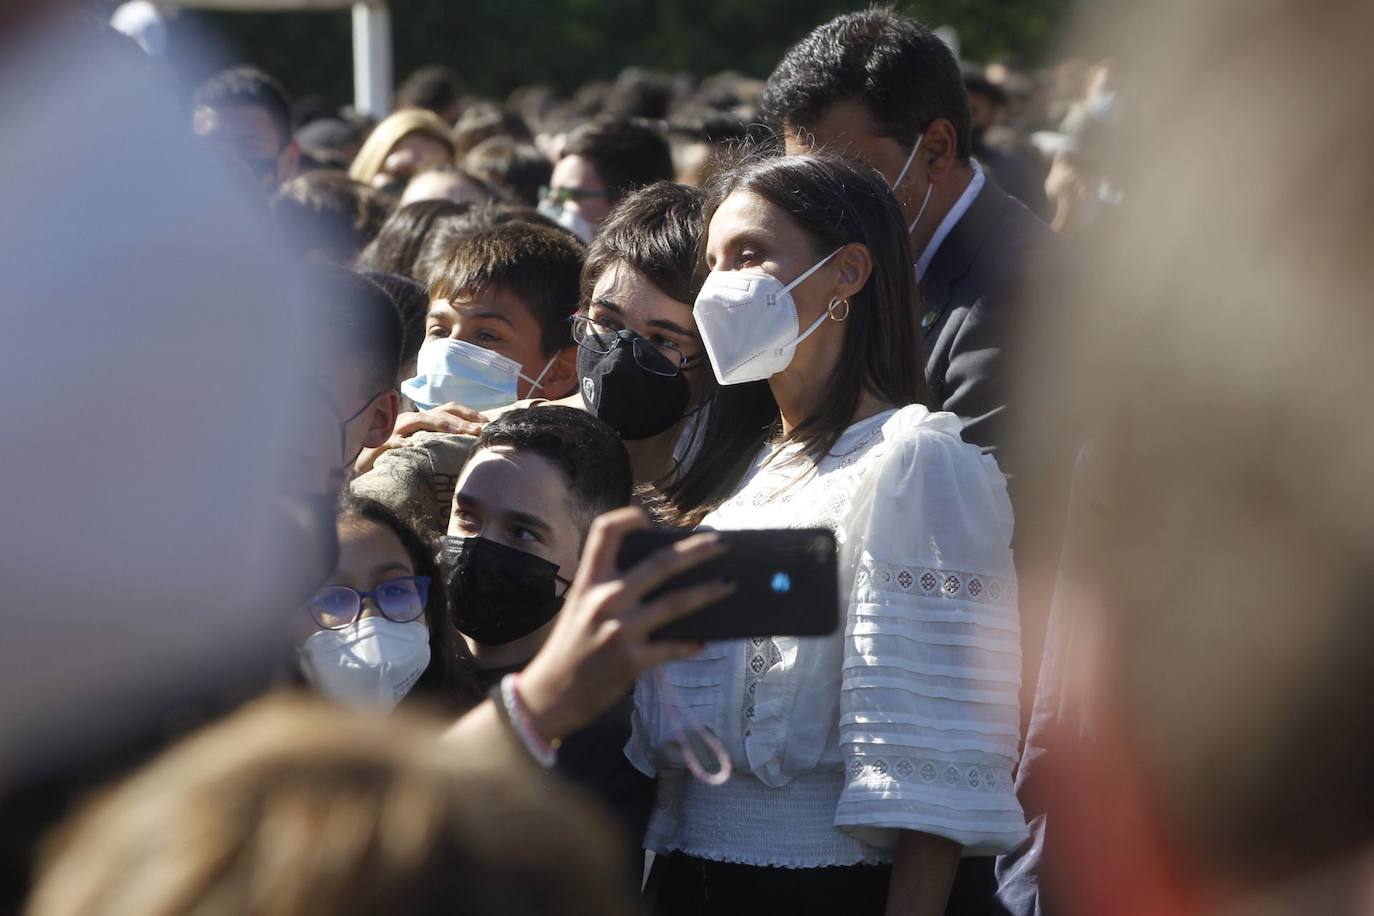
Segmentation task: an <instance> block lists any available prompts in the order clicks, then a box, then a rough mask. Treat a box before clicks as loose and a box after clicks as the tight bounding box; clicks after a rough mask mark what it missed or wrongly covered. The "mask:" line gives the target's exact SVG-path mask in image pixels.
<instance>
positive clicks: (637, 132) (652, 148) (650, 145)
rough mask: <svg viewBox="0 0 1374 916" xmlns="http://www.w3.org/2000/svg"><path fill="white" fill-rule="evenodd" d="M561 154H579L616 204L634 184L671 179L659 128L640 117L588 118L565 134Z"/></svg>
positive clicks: (670, 159)
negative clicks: (566, 140)
mask: <svg viewBox="0 0 1374 916" xmlns="http://www.w3.org/2000/svg"><path fill="white" fill-rule="evenodd" d="M563 156H564V157H567V156H581V157H582V158H583V159H586V160H587V161H588V162H590V163H591V164H592V167H593V168H595V169H596V175H597V177H598V178H600V179H601V183H602V184H603V185H605V186H606V194H607V200H608V202H609V203H610V204H611V205H612V206H615V205H616V204H618V203H619V202H620V201H621V200H623V199H624V198H625V197H626V196H628V195H629V194H630V193H631V192H632V191H634V190H635V189H636V188H642V187H644V186H645V185H650V184H653V183H654V182H655V181H671V180H672V179H673V156H672V153H671V151H670V150H669V148H668V139H667V137H666V136H665V134H664V132H663V130H662V129H660V128H659V127H657V126H656V125H655V124H654V123H653V122H651V121H645V120H642V119H639V118H606V119H601V120H597V121H590V122H588V123H586V124H583V125H582V126H580V127H578V128H575V129H574V130H573V131H572V133H570V134H568V142H567V145H565V146H564V147H563Z"/></svg>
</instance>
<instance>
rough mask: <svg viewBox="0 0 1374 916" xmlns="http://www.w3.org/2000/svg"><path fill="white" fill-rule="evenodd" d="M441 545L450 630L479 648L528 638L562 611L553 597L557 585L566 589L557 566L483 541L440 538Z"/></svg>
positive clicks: (557, 600) (568, 583)
mask: <svg viewBox="0 0 1374 916" xmlns="http://www.w3.org/2000/svg"><path fill="white" fill-rule="evenodd" d="M440 543H441V545H442V547H443V551H442V555H441V556H440V562H441V564H442V569H443V571H444V588H445V590H446V591H447V594H448V603H449V608H450V611H451V613H452V615H453V625H454V626H455V627H457V628H458V631H459V632H460V633H463V634H464V635H466V636H470V637H472V638H473V639H475V640H476V641H477V642H479V643H481V644H482V645H484V646H501V645H505V644H506V643H508V642H513V641H515V640H517V639H519V638H520V637H522V636H528V635H529V634H531V633H533V632H534V631H535V630H537V629H539V628H540V627H542V626H543V625H544V624H546V623H548V622H549V621H550V620H552V619H553V617H554V615H555V614H557V613H558V611H559V608H561V607H563V598H562V597H561V596H560V595H557V594H555V592H556V591H557V590H558V583H559V582H562V583H563V584H564V585H570V584H571V583H570V582H568V580H567V579H564V578H563V577H562V576H560V575H558V566H557V565H556V564H554V563H550V562H549V561H548V560H544V559H541V558H539V557H536V556H535V555H534V554H532V553H525V551H523V550H516V549H515V548H514V547H507V546H505V545H504V544H498V543H496V542H495V541H489V540H487V539H486V538H457V537H444V538H441V539H440Z"/></svg>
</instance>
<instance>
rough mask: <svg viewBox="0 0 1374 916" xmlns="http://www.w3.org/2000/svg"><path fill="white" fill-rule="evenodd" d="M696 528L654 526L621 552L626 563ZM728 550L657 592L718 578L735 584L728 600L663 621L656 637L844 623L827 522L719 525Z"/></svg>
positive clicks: (746, 633)
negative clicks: (756, 527) (761, 527)
mask: <svg viewBox="0 0 1374 916" xmlns="http://www.w3.org/2000/svg"><path fill="white" fill-rule="evenodd" d="M694 533H695V532H693V531H688V530H682V529H653V530H647V531H635V532H632V533H631V534H629V535H627V536H626V538H625V540H624V542H623V543H622V544H621V546H620V554H619V556H618V557H617V560H618V562H619V565H620V568H621V569H622V570H623V569H627V568H628V567H630V566H633V565H634V564H635V563H638V562H639V561H640V560H642V559H644V558H645V557H647V556H648V555H649V554H651V553H653V552H654V551H656V550H658V549H660V548H662V547H666V546H667V545H669V544H672V543H673V542H674V541H679V540H682V539H683V538H686V537H690V536H691V535H693V534H694ZM717 533H718V534H719V535H720V537H721V538H722V539H723V540H724V541H726V542H727V543H728V544H729V545H730V550H728V551H727V552H726V553H725V554H723V555H722V556H720V557H717V558H716V559H714V560H711V561H709V562H707V563H703V564H702V565H701V566H698V567H696V568H694V569H689V570H687V571H686V572H684V573H681V574H680V575H678V576H675V577H674V578H672V579H670V580H669V581H668V582H667V583H665V584H664V585H662V586H660V587H659V588H658V589H656V590H655V591H653V592H651V593H650V595H649V598H650V599H652V598H654V597H657V596H658V595H660V594H662V593H663V592H665V591H671V590H673V589H677V588H681V587H683V586H686V585H695V584H697V583H701V582H707V581H711V580H714V579H721V578H724V579H727V580H729V581H732V582H734V583H735V591H734V592H733V593H732V594H731V595H730V596H729V597H727V598H725V599H724V600H723V601H720V602H718V603H717V604H713V605H711V606H710V607H705V608H702V609H701V610H700V611H697V612H696V613H695V614H692V615H690V616H688V617H684V618H683V619H681V620H676V621H674V622H673V623H670V624H668V625H667V626H664V627H661V628H660V629H658V630H656V631H655V632H654V634H653V638H654V639H684V640H715V639H745V638H748V637H750V636H825V635H827V634H829V633H833V632H834V631H835V628H836V627H838V626H839V622H840V607H839V605H840V592H839V589H840V586H839V570H838V561H837V559H836V548H835V535H834V533H833V532H832V531H830V530H829V529H826V528H782V529H770V530H765V531H720V532H717Z"/></svg>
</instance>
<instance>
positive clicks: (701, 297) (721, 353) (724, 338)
mask: <svg viewBox="0 0 1374 916" xmlns="http://www.w3.org/2000/svg"><path fill="white" fill-rule="evenodd" d="M839 251H840V249H839V248H836V249H835V250H834V251H832V252H830V254H828V255H826V256H825V257H823V258H821V259H820V260H819V261H817V262H816V264H815V265H813V266H812V267H811V269H810V270H808V271H806V272H805V273H803V274H802V275H801V276H799V277H797V279H795V280H793V281H792V282H791V283H788V284H787V285H786V286H784V285H783V284H782V282H781V281H780V280H778V279H777V278H776V277H774V276H772V275H771V274H767V273H764V272H763V271H761V270H729V271H721V270H713V271H711V273H710V274H708V275H707V277H706V281H705V282H704V283H702V285H701V292H699V293H697V299H696V304H695V305H693V306H692V317H693V318H695V319H696V323H697V331H698V332H699V333H700V334H701V342H702V344H703V345H704V346H705V347H706V355H707V357H708V358H709V359H710V360H711V369H712V370H713V371H714V372H715V374H716V381H718V382H720V383H721V384H722V385H739V384H742V383H744V382H757V381H762V380H763V379H766V378H771V377H772V376H774V375H777V374H778V373H779V372H781V371H782V370H784V369H786V368H787V366H788V365H789V364H790V363H791V362H792V356H793V355H794V354H795V353H796V350H797V344H799V343H801V342H802V341H803V340H805V339H806V338H808V337H810V336H811V335H812V334H813V333H814V332H815V330H816V329H817V328H819V327H820V326H821V322H823V321H825V319H826V318H827V317H828V315H829V313H828V312H821V314H820V317H818V318H817V319H816V320H815V321H813V322H812V323H811V327H809V328H807V329H806V330H805V331H801V320H800V319H799V318H798V317H797V303H796V302H794V301H793V300H792V289H793V288H794V287H796V286H797V285H798V284H799V283H801V282H802V281H803V280H805V279H806V278H807V277H809V276H811V275H812V274H813V273H815V272H816V271H818V270H820V269H821V268H822V267H824V266H825V263H826V262H827V261H829V260H830V259H831V258H833V257H834V256H835V255H836V254H838V253H839ZM799 332H800V333H799Z"/></svg>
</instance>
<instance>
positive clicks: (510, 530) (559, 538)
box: [448, 446, 582, 668]
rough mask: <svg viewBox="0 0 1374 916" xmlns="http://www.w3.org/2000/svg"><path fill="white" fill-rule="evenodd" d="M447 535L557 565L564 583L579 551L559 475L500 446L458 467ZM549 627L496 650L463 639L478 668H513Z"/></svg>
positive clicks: (529, 455)
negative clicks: (474, 539) (482, 541)
mask: <svg viewBox="0 0 1374 916" xmlns="http://www.w3.org/2000/svg"><path fill="white" fill-rule="evenodd" d="M448 533H449V534H450V535H452V536H453V537H464V538H467V537H482V538H486V539H487V540H490V541H495V542H496V543H498V544H503V545H505V546H506V547H512V548H514V549H516V550H523V551H524V552H526V553H529V554H533V555H534V556H537V557H539V558H541V559H544V560H548V561H549V562H550V563H554V564H557V566H558V575H560V576H562V577H563V578H564V579H567V580H571V579H572V578H573V575H574V573H575V572H576V570H577V561H578V557H579V555H580V554H581V551H582V532H581V530H580V529H579V528H578V526H577V522H576V521H575V519H574V518H573V514H572V507H571V505H570V504H569V502H568V481H567V478H566V477H565V476H564V474H563V472H562V471H561V470H559V468H558V466H557V465H555V464H553V463H552V462H550V461H549V460H547V459H546V458H543V457H541V456H540V455H536V454H533V453H531V452H525V451H518V450H515V449H511V448H506V447H501V446H498V447H496V448H488V449H483V450H482V451H480V452H478V453H477V454H475V455H473V456H472V458H471V459H469V461H468V463H467V465H466V466H465V467H464V468H463V473H462V476H460V477H459V479H458V485H457V487H456V489H455V490H454V494H453V509H452V512H451V514H450V516H449V522H448ZM559 587H560V589H561V588H562V586H561V585H560V586H559ZM553 624H554V621H549V622H548V623H547V624H545V625H544V626H542V627H540V628H539V629H537V630H535V631H534V632H533V633H530V634H528V635H526V636H522V637H521V638H519V639H517V640H514V641H512V642H508V643H506V644H504V645H500V646H484V645H482V644H481V643H479V642H477V641H475V640H473V639H472V638H471V637H469V636H467V635H466V634H464V635H463V640H464V641H465V642H466V643H467V645H468V649H469V651H470V652H471V653H472V657H473V659H474V660H475V661H476V663H477V666H478V667H479V668H501V667H505V666H508V665H518V664H522V663H524V662H526V661H529V660H530V659H531V658H533V657H534V654H535V653H536V652H538V651H539V647H540V646H542V645H543V644H544V639H545V637H547V636H548V634H549V630H551V629H552V628H553Z"/></svg>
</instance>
